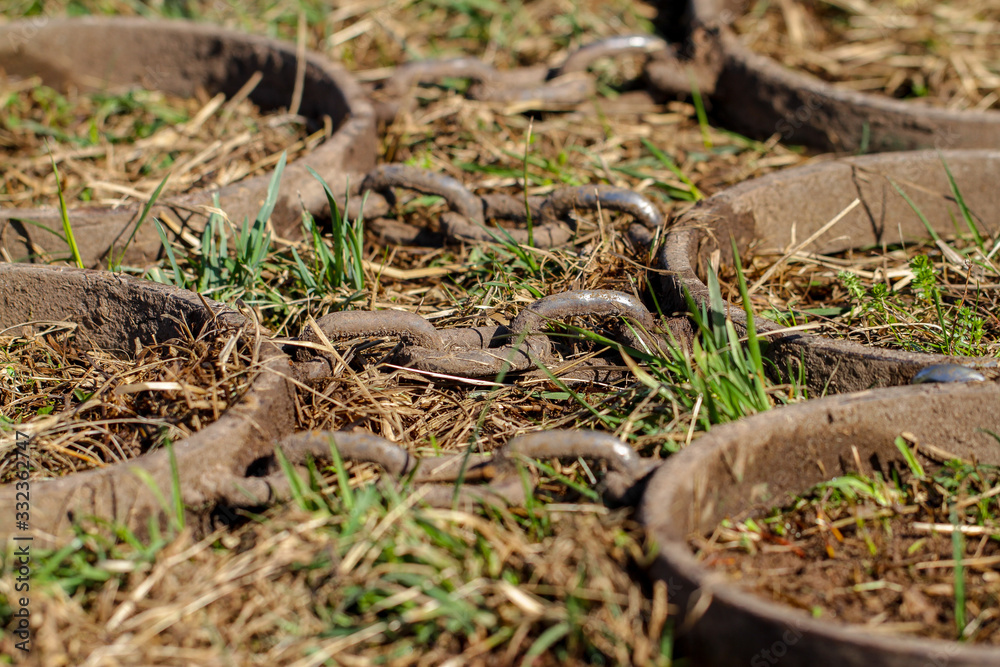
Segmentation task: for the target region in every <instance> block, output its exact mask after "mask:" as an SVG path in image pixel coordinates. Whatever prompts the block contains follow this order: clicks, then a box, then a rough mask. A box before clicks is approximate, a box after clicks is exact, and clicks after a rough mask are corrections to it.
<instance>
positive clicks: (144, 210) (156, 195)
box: [112, 172, 170, 270]
mask: <svg viewBox="0 0 1000 667" xmlns="http://www.w3.org/2000/svg"><path fill="white" fill-rule="evenodd" d="M169 180H170V173H169V172H168V173H167V175H166V176H164V177H163V180H162V181H160V184H159V185H158V186H156V190H154V191H153V196H152V197H150V198H149V201H147V202H146V205H145V206H143V207H142V213H140V214H139V219H138V220H137V221H136V223H135V227H133V228H132V233H131V234H129V236H128V241H126V242H125V247H124V248H122V252H121V255H119V256H118V261H117V262H113V263H114V264H115V265H116V267H115V268H113V269H112V270H116V269H117V268H121V263H122V260H123V259H125V253H126V252H128V247H129V246H130V245H132V240H133V239H135V235H136V234H138V233H139V229H140V228H141V227H142V224H143V223H144V222H146V218H147V217H148V216H149V212H150V211H151V210H153V206H154V205H155V204H156V200H157V199H159V198H160V193H161V192H163V188H164V187H165V186H166V185H167V181H169Z"/></svg>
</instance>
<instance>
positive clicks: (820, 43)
mask: <svg viewBox="0 0 1000 667" xmlns="http://www.w3.org/2000/svg"><path fill="white" fill-rule="evenodd" d="M735 28H736V30H737V31H738V32H740V33H742V35H743V40H744V42H745V43H746V44H747V46H749V47H750V48H752V49H753V50H754V51H757V52H758V53H762V54H765V55H768V56H771V57H772V58H775V59H776V60H778V61H779V62H781V63H783V64H784V65H787V66H788V67H792V68H796V69H801V70H804V71H806V72H809V73H810V74H813V75H815V76H818V77H820V78H822V79H824V80H826V81H832V82H835V83H836V85H837V86H839V87H842V88H847V89H850V90H858V91H864V92H878V93H881V94H884V95H887V96H889V97H895V98H901V99H907V100H913V101H915V102H917V101H919V102H925V103H928V104H933V105H936V106H943V107H947V108H951V109H989V108H993V107H995V106H996V103H997V100H998V96H997V92H996V91H997V89H998V88H1000V3H998V2H996V1H995V0H990V1H988V2H981V1H976V2H973V1H969V0H959V1H954V2H947V3H939V2H933V1H932V0H876V1H868V0H825V1H820V0H812V1H802V2H796V1H795V0H777V1H776V2H770V1H769V0H765V1H762V2H758V3H756V4H755V5H754V6H753V8H752V9H751V11H749V12H748V13H747V14H746V15H744V16H743V17H742V18H741V19H739V20H737V21H736V23H735Z"/></svg>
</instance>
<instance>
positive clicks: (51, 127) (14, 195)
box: [0, 73, 333, 207]
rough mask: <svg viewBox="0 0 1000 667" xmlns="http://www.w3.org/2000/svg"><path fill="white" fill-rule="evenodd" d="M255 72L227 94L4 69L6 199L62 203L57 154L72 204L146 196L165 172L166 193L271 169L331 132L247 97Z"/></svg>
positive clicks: (0, 129) (0, 197)
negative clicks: (70, 82) (87, 84)
mask: <svg viewBox="0 0 1000 667" xmlns="http://www.w3.org/2000/svg"><path fill="white" fill-rule="evenodd" d="M257 81H259V78H258V77H252V78H251V80H250V81H249V82H248V83H247V85H245V86H244V88H243V89H242V90H241V91H239V92H238V93H237V94H236V95H234V96H233V97H232V98H231V99H229V100H226V98H225V96H224V95H222V94H221V93H220V94H218V95H216V96H214V97H209V96H208V95H206V94H205V93H204V91H202V92H201V94H199V95H198V96H196V97H194V98H190V99H185V98H179V97H176V96H173V95H167V94H165V93H162V92H159V91H148V90H124V91H116V92H108V91H102V92H95V93H83V92H81V91H79V90H76V89H73V90H69V91H66V92H65V93H60V92H58V91H56V90H54V89H52V88H49V87H47V86H43V85H42V84H41V80H40V79H38V78H29V79H23V80H17V79H14V80H11V79H7V78H6V77H3V76H2V73H0V108H3V109H4V113H3V116H2V120H0V159H2V160H3V161H4V170H3V176H2V178H3V181H2V183H0V205H5V206H15V207H32V206H58V205H59V199H58V192H57V184H56V177H55V172H54V171H53V167H52V163H53V161H55V163H56V166H57V167H58V169H59V175H60V177H61V179H62V183H61V185H62V189H63V194H64V197H65V199H66V201H67V203H68V204H69V205H71V206H75V205H80V204H83V203H92V204H100V205H104V206H116V205H119V204H121V203H123V202H124V201H126V200H128V199H133V198H134V199H138V200H140V201H144V200H147V199H149V197H150V196H151V195H152V193H153V192H154V191H155V190H156V188H157V186H159V184H160V182H161V181H162V180H163V179H164V178H165V177H166V176H167V175H168V174H169V179H170V180H169V181H168V182H167V185H166V187H165V188H164V190H163V193H162V194H164V195H168V194H180V193H184V192H189V191H191V190H194V189H206V188H214V187H221V186H225V185H228V184H230V183H235V182H237V181H239V180H242V179H244V178H246V177H248V176H254V175H259V174H263V173H267V171H268V170H269V169H271V168H272V167H273V166H274V164H275V163H276V162H277V161H278V158H279V157H280V156H281V153H282V151H287V152H288V159H289V160H292V159H294V158H295V157H297V156H299V155H302V154H304V153H307V152H309V151H311V150H312V149H314V148H315V147H316V146H318V145H319V144H320V143H322V142H323V141H324V140H325V139H326V138H328V137H329V136H330V134H331V133H332V131H333V127H332V125H331V124H330V123H326V126H325V127H323V128H319V129H318V130H317V131H315V132H314V133H312V134H307V130H306V119H304V118H302V117H301V116H297V115H292V114H289V113H287V111H284V110H279V111H275V112H269V113H264V112H262V111H261V110H260V109H259V108H258V107H257V106H256V105H255V104H253V103H252V102H250V101H249V100H248V99H247V96H248V95H249V94H250V93H251V92H252V90H253V87H254V86H255V85H256V83H257Z"/></svg>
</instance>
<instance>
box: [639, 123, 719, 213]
mask: <svg viewBox="0 0 1000 667" xmlns="http://www.w3.org/2000/svg"><path fill="white" fill-rule="evenodd" d="M642 145H643V146H645V147H646V150H648V151H649V152H650V153H652V154H653V157H655V158H656V159H657V160H659V161H660V163H661V164H662V165H663V166H664V167H666V168H667V169H669V170H670V171H671V172H672V173H673V175H674V176H676V177H677V180H679V181H680V182H681V183H683V184H684V185H686V186H687V187H688V189H689V190H690V191H691V196H692V197H693V198H694V201H700V200H702V199H704V198H705V196H704V195H703V194H701V190H699V189H698V187H697V186H696V185H695V184H694V182H693V181H692V180H691V179H690V178H688V177H687V176H686V175H685V174H684V172H683V171H681V168H680V167H678V166H677V164H676V163H675V162H674V161H673V160H671V159H670V156H669V155H667V154H666V153H664V152H663V151H661V150H660V149H659V148H657V147H656V146H654V145H653V143H652V142H651V141H650V140H649V139H647V138H645V137H642Z"/></svg>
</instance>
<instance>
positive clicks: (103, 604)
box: [0, 496, 669, 667]
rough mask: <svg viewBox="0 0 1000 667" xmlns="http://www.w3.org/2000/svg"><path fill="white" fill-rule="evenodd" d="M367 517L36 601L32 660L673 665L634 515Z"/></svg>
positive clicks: (173, 560) (227, 540)
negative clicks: (640, 580)
mask: <svg viewBox="0 0 1000 667" xmlns="http://www.w3.org/2000/svg"><path fill="white" fill-rule="evenodd" d="M358 498H359V502H361V500H360V498H361V496H358ZM366 507H367V509H359V510H355V511H349V510H344V509H341V510H339V512H338V513H336V514H333V515H331V514H328V513H326V512H322V511H321V512H314V513H309V512H303V511H301V510H283V511H282V512H281V513H280V514H277V513H272V514H271V515H270V516H269V520H268V521H267V522H265V523H259V524H258V523H253V524H249V525H246V526H244V527H243V528H241V529H239V530H237V531H236V532H234V533H231V534H227V535H221V536H219V535H216V536H212V537H210V538H208V539H206V540H203V541H200V542H194V541H192V540H191V539H190V535H189V534H186V533H185V534H182V535H181V537H180V538H179V539H176V540H175V541H174V542H173V543H172V544H171V545H170V547H169V548H167V549H165V550H163V551H161V552H160V553H159V554H158V555H157V556H156V558H155V560H153V561H152V562H146V561H144V560H141V559H137V560H119V561H116V562H117V563H118V564H119V572H120V574H117V575H115V576H114V577H113V578H112V579H111V580H110V581H109V582H107V583H106V584H105V585H103V586H102V587H101V588H100V589H99V590H97V591H95V592H83V591H74V590H69V591H68V592H64V591H62V590H61V589H58V588H53V589H51V592H50V594H47V595H45V596H35V597H33V599H32V624H33V626H34V627H35V630H34V636H35V644H34V645H33V648H32V652H31V653H30V654H29V655H28V656H26V657H27V663H26V664H45V665H58V664H84V662H85V661H86V660H87V659H88V658H89V661H88V662H87V663H86V664H90V665H94V666H95V667H96V666H99V665H112V664H114V665H130V664H134V665H140V664H141V665H152V664H176V663H177V661H182V662H185V663H188V664H202V665H224V664H241V665H255V664H261V665H276V664H279V665H296V666H297V667H305V666H306V665H317V664H323V662H324V661H325V660H329V659H331V658H332V659H333V660H335V661H336V662H337V663H338V664H346V665H365V664H372V662H373V661H376V662H380V661H384V662H385V664H389V665H394V666H399V667H402V666H406V665H439V664H444V662H445V660H447V659H448V658H455V659H456V660H457V662H455V663H454V664H468V665H494V664H523V663H522V662H521V661H522V660H524V659H525V656H526V654H527V655H530V654H529V651H531V649H532V647H533V645H534V644H535V642H536V641H538V640H539V638H540V637H542V636H543V635H545V634H548V635H549V637H550V638H551V639H552V640H553V642H552V644H550V645H547V649H546V650H544V651H543V652H542V653H541V655H539V656H537V657H536V659H535V662H534V663H533V664H536V665H555V664H569V665H586V664H594V661H595V660H597V661H600V662H602V663H604V662H610V663H613V664H650V661H651V660H653V661H656V663H657V664H662V662H661V661H659V660H658V659H657V656H659V655H660V653H661V651H662V647H663V642H664V640H665V639H666V640H667V641H669V639H668V637H669V635H664V632H665V631H669V624H667V622H666V613H667V599H666V597H667V596H666V593H667V591H666V587H665V586H663V585H662V583H659V584H656V585H655V586H652V588H651V590H650V592H649V593H650V594H649V595H648V596H647V595H644V594H643V592H642V591H641V589H640V588H638V587H637V586H636V583H635V581H634V580H633V579H632V577H631V576H630V574H629V571H630V570H633V569H634V568H635V567H636V565H637V564H640V563H643V562H645V561H646V559H647V558H648V557H649V554H647V553H645V552H644V550H643V548H642V547H641V539H642V531H641V530H640V529H639V528H638V526H636V525H635V524H634V523H633V522H631V521H629V520H627V517H626V516H625V515H624V514H623V513H621V512H613V513H609V512H608V511H607V510H605V509H604V508H601V507H593V506H560V507H553V508H552V509H551V511H547V512H543V513H541V514H539V515H538V518H539V519H540V520H541V521H543V522H544V525H545V526H546V529H545V531H544V533H543V534H542V535H535V534H534V531H532V530H531V529H530V525H529V524H526V523H525V522H526V517H525V516H524V514H523V511H518V514H511V513H506V512H504V513H500V514H497V515H495V516H492V517H490V518H484V517H482V516H478V515H473V514H467V513H465V512H459V511H452V510H434V509H429V508H420V507H416V506H412V503H410V502H405V503H404V504H402V505H398V506H397V505H394V504H392V503H389V504H388V505H385V506H383V505H382V504H381V503H380V502H379V501H376V502H375V504H374V505H371V504H367V505H366ZM535 512H538V510H535ZM434 536H439V537H438V538H437V539H436V540H435V537H434ZM428 540H432V541H434V542H435V546H434V547H433V548H431V547H430V546H429V544H428ZM95 547H96V545H93V544H91V545H87V546H84V547H83V549H82V550H81V554H85V553H88V552H89V551H90V550H91V549H92V548H95ZM63 567H69V565H68V563H67V564H66V565H64V566H63ZM12 581H13V580H12V579H11V578H10V577H6V576H5V577H2V578H0V593H4V594H10V586H11V584H12ZM33 590H34V588H33ZM221 647H226V648H225V649H224V650H223V649H222V648H221ZM0 649H2V650H3V651H4V652H5V653H8V654H10V653H11V652H12V651H13V646H12V636H11V635H10V634H7V635H6V636H4V637H3V638H2V639H0ZM536 651H537V649H536ZM556 656H561V657H559V658H557V657H556ZM449 664H451V663H449Z"/></svg>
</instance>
